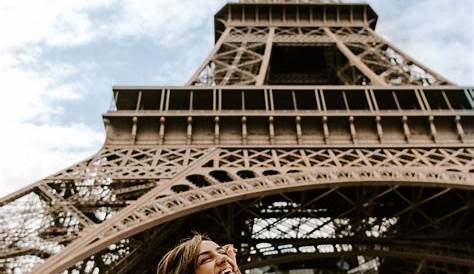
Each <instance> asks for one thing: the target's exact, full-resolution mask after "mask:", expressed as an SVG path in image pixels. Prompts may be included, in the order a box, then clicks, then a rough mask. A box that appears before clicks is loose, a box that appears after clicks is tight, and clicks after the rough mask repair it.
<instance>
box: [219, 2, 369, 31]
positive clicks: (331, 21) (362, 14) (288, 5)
mask: <svg viewBox="0 0 474 274" xmlns="http://www.w3.org/2000/svg"><path fill="white" fill-rule="evenodd" d="M376 23H377V14H376V13H375V12H374V10H373V9H372V8H371V7H370V6H369V5H367V4H347V3H341V2H340V1H329V0H326V1H323V0H306V1H303V0H292V1H285V0H241V1H240V2H239V3H228V4H227V5H225V6H224V7H223V8H222V9H221V10H220V11H218V12H217V13H216V15H215V30H216V40H217V39H218V38H219V36H220V34H221V33H222V32H223V30H224V29H225V27H226V26H260V27H262V26H286V27H289V26H306V27H310V26H331V27H336V26H339V27H347V26H352V27H355V26H358V27H369V28H371V29H375V25H376Z"/></svg>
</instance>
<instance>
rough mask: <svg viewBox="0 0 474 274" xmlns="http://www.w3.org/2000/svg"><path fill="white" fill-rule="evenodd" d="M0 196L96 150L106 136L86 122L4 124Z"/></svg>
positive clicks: (0, 166)
mask: <svg viewBox="0 0 474 274" xmlns="http://www.w3.org/2000/svg"><path fill="white" fill-rule="evenodd" d="M2 127H3V129H2V132H3V133H2V140H1V142H2V156H1V157H0V174H1V175H0V186H1V188H0V197H1V196H4V195H6V194H8V193H11V192H13V191H15V190H17V189H18V188H20V187H22V186H26V185H28V184H31V183H33V182H34V181H36V180H40V179H41V178H43V177H46V176H48V175H51V174H52V173H53V172H55V171H59V170H61V169H63V168H65V167H67V166H70V165H72V164H73V163H75V162H77V161H79V160H81V159H84V158H86V157H87V156H90V154H91V152H92V151H95V150H97V148H98V146H99V145H100V144H101V142H102V140H103V138H104V136H103V134H102V133H98V132H96V131H94V130H91V129H90V128H89V127H88V126H86V125H81V124H75V125H71V126H52V125H34V124H31V123H13V124H7V125H5V124H3V125H2Z"/></svg>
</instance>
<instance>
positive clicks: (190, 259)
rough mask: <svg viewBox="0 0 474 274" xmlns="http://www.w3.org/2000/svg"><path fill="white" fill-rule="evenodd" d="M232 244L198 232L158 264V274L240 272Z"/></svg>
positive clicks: (222, 273)
mask: <svg viewBox="0 0 474 274" xmlns="http://www.w3.org/2000/svg"><path fill="white" fill-rule="evenodd" d="M238 273H240V271H239V270H238V267H237V264H236V260H235V253H234V248H233V246H232V245H225V246H219V245H218V244H216V243H215V242H213V241H212V240H210V239H209V238H208V237H206V236H203V235H200V234H197V235H195V236H194V237H192V238H190V239H188V240H186V241H184V242H182V243H180V244H179V245H177V246H176V247H175V248H173V249H172V250H170V251H169V252H168V253H166V255H165V256H164V257H163V259H161V261H160V263H159V264H158V271H157V274H238Z"/></svg>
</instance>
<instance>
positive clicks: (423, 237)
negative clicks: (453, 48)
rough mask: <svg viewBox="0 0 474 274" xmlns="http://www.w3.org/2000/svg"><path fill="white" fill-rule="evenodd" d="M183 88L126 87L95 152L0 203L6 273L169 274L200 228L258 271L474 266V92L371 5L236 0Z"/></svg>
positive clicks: (0, 252)
mask: <svg viewBox="0 0 474 274" xmlns="http://www.w3.org/2000/svg"><path fill="white" fill-rule="evenodd" d="M214 19H215V46H214V48H213V49H212V51H211V53H210V54H209V56H208V57H207V58H206V59H205V60H204V62H203V63H202V65H201V66H200V67H199V68H198V69H197V70H196V73H195V74H194V75H193V76H192V77H191V79H190V80H189V81H188V83H187V84H186V85H185V86H180V87H168V86H159V87H158V86H115V87H113V94H114V107H113V109H112V110H110V111H108V112H106V113H105V114H104V116H103V118H104V124H105V129H106V141H105V144H104V146H103V147H102V149H101V150H100V151H99V152H97V154H95V155H93V156H92V157H90V158H89V159H87V160H85V161H82V162H80V163H78V164H76V165H73V166H71V167H68V168H66V169H64V170H62V171H60V172H58V173H56V174H54V175H52V176H49V177H47V178H45V179H43V180H41V181H39V182H37V183H34V184H32V185H30V186H29V187H27V188H24V189H22V190H19V191H18V192H16V193H13V194H11V195H9V196H7V197H4V198H3V199H2V200H1V201H0V247H1V248H0V272H1V273H29V272H32V273H38V274H39V273H41V274H46V273H155V271H156V265H157V262H158V261H159V259H160V256H162V255H163V254H164V252H166V251H167V250H168V249H169V248H170V247H172V246H173V245H174V244H176V242H177V241H178V240H179V239H182V238H183V237H185V236H189V235H190V234H191V231H200V232H206V233H207V234H208V235H210V236H211V237H212V238H214V239H215V240H216V241H217V242H221V243H227V242H232V243H234V245H235V246H236V247H238V250H239V252H238V254H239V256H240V257H239V265H240V266H241V268H242V270H245V271H247V272H246V273H254V274H258V273H474V272H473V271H474V211H473V207H474V192H473V191H474V111H473V109H474V89H473V88H471V87H466V88H464V87H459V86H456V85H454V84H453V83H451V82H450V81H448V80H447V79H445V78H443V77H442V76H440V75H438V74H437V73H435V72H433V71H432V70H430V69H429V68H427V67H425V66H423V65H422V64H420V63H419V62H417V61H415V60H414V59H412V58H411V57H409V56H408V55H406V54H405V53H403V52H402V51H401V50H400V49H398V48H397V47H396V46H394V45H392V44H391V43H390V42H388V41H387V40H385V39H384V38H382V37H381V36H379V35H377V34H376V33H375V31H374V30H375V26H376V23H377V15H376V13H375V12H374V11H373V10H372V8H371V7H370V6H369V5H367V4H355V3H351V4H348V3H340V2H337V1H323V0H319V1H315V0H306V1H304V0H300V1H297V0H293V1H283V0H273V1H269V0H267V1H264V0H254V1H249V0H247V1H244V0H241V1H240V2H238V3H228V4H226V5H225V6H224V7H223V8H222V9H221V10H219V11H218V12H217V13H216V15H215V18H214Z"/></svg>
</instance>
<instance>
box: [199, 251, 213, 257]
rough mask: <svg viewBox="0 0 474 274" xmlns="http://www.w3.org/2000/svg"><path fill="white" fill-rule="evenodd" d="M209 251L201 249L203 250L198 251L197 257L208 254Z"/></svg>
mask: <svg viewBox="0 0 474 274" xmlns="http://www.w3.org/2000/svg"><path fill="white" fill-rule="evenodd" d="M210 253H211V251H203V252H201V253H199V255H198V257H200V256H203V255H209V254H210Z"/></svg>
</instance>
